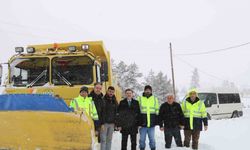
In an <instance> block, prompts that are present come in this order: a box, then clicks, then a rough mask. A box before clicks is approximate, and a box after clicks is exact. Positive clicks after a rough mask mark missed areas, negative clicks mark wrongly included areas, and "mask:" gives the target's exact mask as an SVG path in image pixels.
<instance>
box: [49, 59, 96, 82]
mask: <svg viewBox="0 0 250 150" xmlns="http://www.w3.org/2000/svg"><path fill="white" fill-rule="evenodd" d="M52 83H53V84H54V85H69V86H71V85H84V84H85V85H86V84H91V83H93V60H92V59H91V58H89V57H88V56H78V57H76V56H65V57H55V58H53V59H52Z"/></svg>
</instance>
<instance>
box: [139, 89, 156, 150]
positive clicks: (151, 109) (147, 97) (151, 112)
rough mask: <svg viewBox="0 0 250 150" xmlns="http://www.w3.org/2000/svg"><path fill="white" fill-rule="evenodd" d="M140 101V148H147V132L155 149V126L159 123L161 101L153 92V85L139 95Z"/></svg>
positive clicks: (152, 148)
mask: <svg viewBox="0 0 250 150" xmlns="http://www.w3.org/2000/svg"><path fill="white" fill-rule="evenodd" d="M138 101H139V104H140V109H141V128H140V141H139V142H140V150H145V147H146V143H145V142H146V136H147V134H148V137H149V146H150V149H151V150H155V149H156V144H155V126H156V125H158V124H159V123H158V115H159V102H158V99H157V98H156V97H155V96H154V95H153V94H152V87H151V86H150V85H147V86H145V88H144V93H143V95H142V96H139V97H138Z"/></svg>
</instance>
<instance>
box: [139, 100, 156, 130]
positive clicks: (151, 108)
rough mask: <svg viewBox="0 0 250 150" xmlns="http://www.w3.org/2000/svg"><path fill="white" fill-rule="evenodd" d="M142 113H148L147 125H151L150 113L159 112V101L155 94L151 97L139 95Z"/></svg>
mask: <svg viewBox="0 0 250 150" xmlns="http://www.w3.org/2000/svg"><path fill="white" fill-rule="evenodd" d="M138 101H139V105H140V109H141V114H146V115H147V127H150V122H151V121H150V120H151V118H150V115H151V114H155V115H158V114H159V101H158V99H157V98H156V97H155V96H150V97H149V98H147V97H145V96H139V97H138Z"/></svg>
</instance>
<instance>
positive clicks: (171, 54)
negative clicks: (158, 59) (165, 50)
mask: <svg viewBox="0 0 250 150" xmlns="http://www.w3.org/2000/svg"><path fill="white" fill-rule="evenodd" d="M169 46H170V47H169V49H170V60H171V70H172V81H173V92H174V93H173V94H174V98H176V92H175V80H174V64H173V52H172V44H171V43H169Z"/></svg>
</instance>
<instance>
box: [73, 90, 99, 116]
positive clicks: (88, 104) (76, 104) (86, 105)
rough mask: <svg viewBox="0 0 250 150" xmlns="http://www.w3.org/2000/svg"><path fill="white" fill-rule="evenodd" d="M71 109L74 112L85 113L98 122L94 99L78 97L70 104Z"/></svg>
mask: <svg viewBox="0 0 250 150" xmlns="http://www.w3.org/2000/svg"><path fill="white" fill-rule="evenodd" d="M70 107H71V108H73V109H74V111H85V112H86V113H87V114H88V115H89V116H90V117H91V118H92V119H93V120H98V119H99V117H98V114H97V110H96V107H95V103H94V101H93V100H92V97H85V98H84V97H82V96H80V95H79V96H78V97H77V98H75V99H73V100H72V101H71V102H70Z"/></svg>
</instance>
